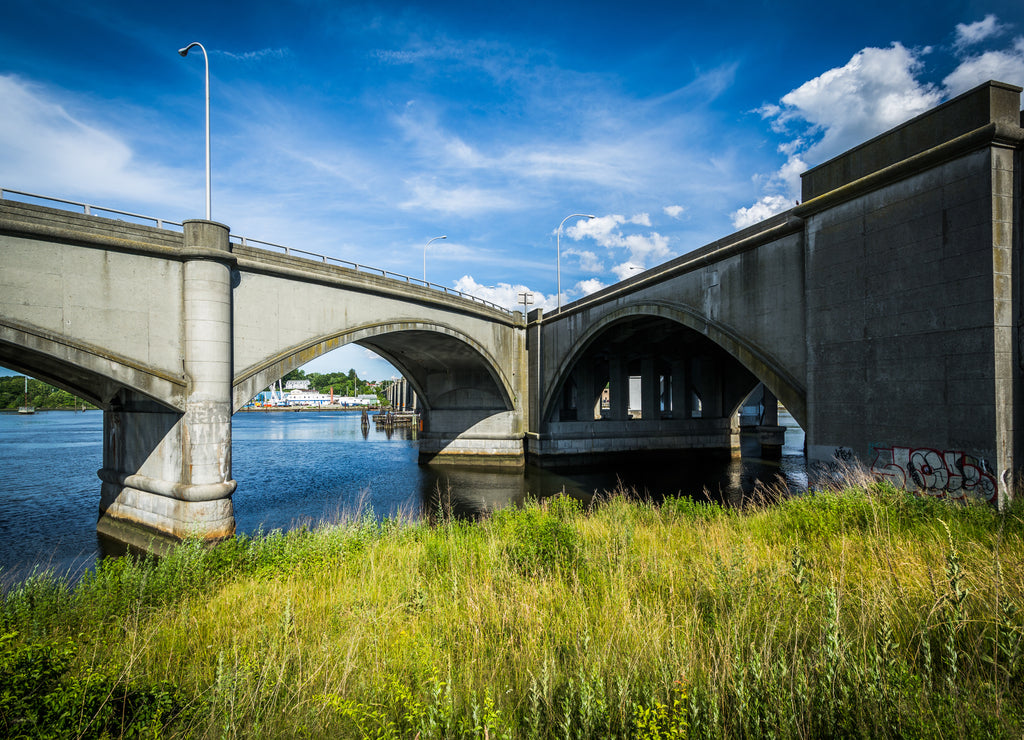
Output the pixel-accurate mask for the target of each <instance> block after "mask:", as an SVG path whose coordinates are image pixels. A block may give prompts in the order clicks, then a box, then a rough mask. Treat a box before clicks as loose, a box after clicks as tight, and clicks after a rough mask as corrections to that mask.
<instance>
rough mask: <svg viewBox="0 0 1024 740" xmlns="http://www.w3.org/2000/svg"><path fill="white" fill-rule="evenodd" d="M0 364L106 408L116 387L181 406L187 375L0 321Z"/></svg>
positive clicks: (159, 401)
mask: <svg viewBox="0 0 1024 740" xmlns="http://www.w3.org/2000/svg"><path fill="white" fill-rule="evenodd" d="M0 365H2V366H3V367H9V368H11V369H12V370H19V371H21V372H24V373H28V374H31V375H32V376H34V377H37V378H39V379H41V380H44V381H46V382H47V383H49V384H50V385H53V386H56V387H58V388H62V389H63V390H66V391H67V392H69V393H72V394H74V395H76V396H78V397H80V398H84V399H85V400H87V401H89V402H90V403H92V404H94V405H95V406H98V407H99V408H101V409H105V410H109V409H110V407H111V403H112V401H113V399H114V397H115V396H116V395H117V394H118V393H119V392H120V391H122V390H125V389H126V390H128V391H131V392H132V393H133V394H138V395H141V396H144V397H147V398H149V399H151V400H153V401H156V402H157V403H159V404H161V405H163V406H165V407H168V408H169V410H170V409H173V410H176V411H182V410H183V406H184V399H185V394H186V387H187V380H186V378H185V376H184V374H183V375H181V376H174V375H171V374H169V373H166V372H163V371H161V370H157V369H155V368H152V367H146V366H145V365H143V364H141V363H139V362H137V361H134V360H131V359H129V358H126V357H121V356H120V355H117V354H115V353H113V352H110V351H107V350H101V349H98V348H96V347H93V346H91V345H88V344H85V343H81V342H76V341H75V340H74V339H72V338H70V337H55V336H50V335H48V334H47V333H45V332H41V331H38V330H33V329H30V328H26V327H22V326H18V325H16V324H13V323H12V322H0Z"/></svg>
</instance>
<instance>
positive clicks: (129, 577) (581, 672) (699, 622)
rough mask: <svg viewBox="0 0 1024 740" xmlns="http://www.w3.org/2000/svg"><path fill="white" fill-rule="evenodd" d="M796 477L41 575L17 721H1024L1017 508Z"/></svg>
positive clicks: (309, 534)
mask: <svg viewBox="0 0 1024 740" xmlns="http://www.w3.org/2000/svg"><path fill="white" fill-rule="evenodd" d="M777 498H781V500H780V501H779V502H778V503H772V504H768V503H757V502H755V503H752V504H750V505H748V506H746V507H745V508H743V509H742V510H735V509H727V508H723V507H720V506H717V505H714V504H707V503H698V502H695V501H693V500H691V499H687V498H677V499H669V500H667V501H665V502H663V503H662V504H660V505H657V506H655V505H652V504H650V503H645V502H642V501H639V502H638V501H636V500H632V499H630V498H629V497H627V496H625V495H622V494H621V493H620V494H614V495H610V496H608V497H606V498H604V499H603V500H601V501H600V502H598V503H597V504H595V505H594V506H593V507H592V508H591V509H590V510H589V511H583V510H582V509H581V507H580V505H579V504H578V503H576V502H574V501H573V500H571V499H568V498H565V497H556V498H554V499H552V500H549V501H546V502H544V503H536V502H533V503H530V504H529V505H527V506H526V507H524V508H522V509H509V510H502V511H498V512H494V513H493V514H492V515H491V516H489V517H487V518H485V519H483V520H482V521H480V522H476V523H470V522H463V521H456V520H453V519H451V518H446V517H440V519H439V520H438V521H437V522H435V523H434V524H425V523H418V522H413V521H385V522H382V523H381V522H377V521H375V520H374V519H372V518H363V519H358V520H355V521H348V522H342V523H339V524H334V525H331V526H324V527H322V528H319V529H317V530H314V531H308V530H303V531H296V532H290V533H287V534H282V533H280V532H273V533H270V534H266V535H260V536H258V537H254V538H248V537H237V538H235V539H233V540H230V541H228V542H226V543H223V544H222V545H219V546H217V547H215V548H204V547H202V546H200V545H199V544H198V543H185V544H183V545H182V546H180V547H178V548H177V549H176V550H175V551H174V552H172V553H171V554H170V555H169V556H167V557H165V558H164V559H162V560H159V561H157V560H152V559H151V560H131V559H118V560H105V561H103V562H102V563H101V564H100V565H99V566H98V567H97V569H96V570H95V572H94V573H92V574H90V575H88V576H87V577H85V578H83V579H82V580H81V581H80V582H78V583H77V584H75V585H74V586H73V587H72V586H69V585H68V584H67V582H65V581H62V580H61V579H58V578H54V577H50V576H47V575H41V576H35V577H33V578H31V579H29V580H27V581H25V582H23V583H22V584H20V585H19V586H17V587H16V588H13V589H12V590H10V591H9V593H8V594H7V595H6V596H5V597H4V598H3V600H2V602H0V631H2V634H3V637H2V638H0V734H2V733H3V732H5V731H6V732H7V733H8V734H12V735H17V734H19V733H20V734H22V735H25V736H46V732H48V731H51V730H52V728H57V729H56V731H53V736H62V737H63V736H76V735H77V736H94V737H100V736H102V735H103V733H106V734H107V735H108V736H113V737H117V736H132V737H135V736H148V735H163V736H169V737H218V738H220V737H252V736H263V737H296V736H304V737H367V738H414V737H419V738H421V739H423V740H426V739H427V738H451V737H474V738H475V737H479V738H592V737H623V738H675V737H738V736H739V737H780V738H788V737H823V736H830V737H843V736H875V737H905V736H918V737H949V736H960V737H980V736H984V737H990V736H991V737H1020V736H1021V733H1022V732H1024V718H1022V713H1024V684H1022V678H1024V611H1022V606H1024V568H1022V565H1024V562H1022V559H1024V521H1022V517H1021V511H1020V509H1019V508H1016V509H1011V510H1010V511H1008V512H1005V513H998V512H996V511H994V510H992V509H990V508H987V507H982V506H959V505H958V506H950V505H948V504H945V503H943V502H939V501H934V500H931V499H927V498H919V497H915V496H912V495H909V494H906V493H904V492H902V491H896V490H893V489H891V488H887V487H885V486H879V485H875V484H869V483H864V484H863V485H859V486H849V487H837V488H836V489H835V490H831V491H827V492H820V493H817V494H813V495H807V496H802V497H797V498H785V497H777ZM40 677H41V678H40Z"/></svg>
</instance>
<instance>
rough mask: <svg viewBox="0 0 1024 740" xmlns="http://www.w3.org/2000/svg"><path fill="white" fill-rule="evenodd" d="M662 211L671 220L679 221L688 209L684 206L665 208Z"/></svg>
mask: <svg viewBox="0 0 1024 740" xmlns="http://www.w3.org/2000/svg"><path fill="white" fill-rule="evenodd" d="M662 210H663V211H664V212H665V215H666V216H668V217H669V218H675V219H678V218H680V217H681V216H682V215H683V212H684V211H685V210H686V208H685V207H684V206H665V207H664V208H663V209H662Z"/></svg>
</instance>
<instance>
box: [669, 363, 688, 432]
mask: <svg viewBox="0 0 1024 740" xmlns="http://www.w3.org/2000/svg"><path fill="white" fill-rule="evenodd" d="M672 418H673V419H689V418H690V389H689V388H688V387H687V385H686V360H672Z"/></svg>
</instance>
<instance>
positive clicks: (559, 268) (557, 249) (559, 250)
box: [555, 213, 597, 313]
mask: <svg viewBox="0 0 1024 740" xmlns="http://www.w3.org/2000/svg"><path fill="white" fill-rule="evenodd" d="M577 217H579V218H586V219H591V218H597V216H591V215H589V214H586V213H571V214H569V215H568V216H566V217H565V218H563V219H562V223H560V224H558V232H557V233H556V235H555V254H556V256H557V258H558V262H557V271H558V311H559V313H561V311H562V227H563V226H564V225H565V222H566V221H568V220H569V219H570V218H577Z"/></svg>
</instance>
